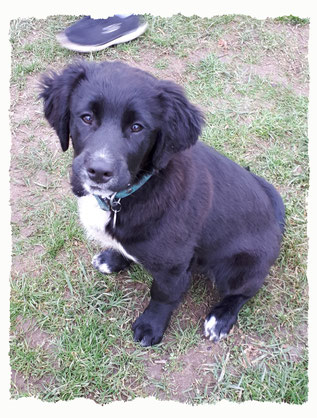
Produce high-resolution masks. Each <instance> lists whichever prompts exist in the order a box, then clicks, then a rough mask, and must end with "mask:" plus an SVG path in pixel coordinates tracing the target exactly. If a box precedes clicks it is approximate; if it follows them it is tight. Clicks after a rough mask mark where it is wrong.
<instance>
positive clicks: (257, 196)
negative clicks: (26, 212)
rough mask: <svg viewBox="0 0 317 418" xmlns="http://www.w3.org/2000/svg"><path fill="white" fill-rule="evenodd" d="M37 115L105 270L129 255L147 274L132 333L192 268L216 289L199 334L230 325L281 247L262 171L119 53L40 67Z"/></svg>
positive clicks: (139, 337)
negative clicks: (40, 112) (50, 134)
mask: <svg viewBox="0 0 317 418" xmlns="http://www.w3.org/2000/svg"><path fill="white" fill-rule="evenodd" d="M41 88H42V90H41V95H40V96H41V97H42V98H43V99H44V110H45V116H46V118H47V119H48V121H49V123H50V124H51V126H52V127H53V128H54V129H55V131H56V133H57V135H58V136H59V139H60V142H61V145H62V149H63V151H66V150H67V148H68V145H69V138H71V140H72V143H73V148H74V160H73V165H72V180H71V183H72V189H73V192H74V194H75V195H76V196H77V197H78V205H79V212H80V218H81V221H82V223H83V225H84V227H85V229H86V231H87V233H88V235H89V236H90V237H91V238H93V239H95V240H97V241H98V242H99V243H100V244H101V245H102V247H103V251H102V252H101V253H100V254H98V255H96V256H95V257H94V259H93V264H94V266H95V267H96V268H97V269H98V270H99V271H101V272H102V273H112V272H117V271H120V270H122V269H123V268H125V267H127V266H128V265H129V264H130V263H131V262H132V261H133V262H135V263H140V264H141V265H143V266H144V267H145V268H146V269H147V270H148V271H149V272H150V273H151V275H152V276H153V284H152V287H151V300H150V303H149V305H148V307H147V308H146V309H145V311H144V313H143V314H142V315H141V316H140V317H139V318H138V319H137V320H136V321H135V323H134V324H133V331H134V339H135V341H140V342H141V344H142V345H143V346H149V345H152V344H157V343H159V342H160V341H161V339H162V337H163V333H164V331H165V329H166V327H167V325H168V323H169V319H170V317H171V314H172V312H173V311H174V309H175V308H176V307H177V305H178V304H179V303H180V301H181V299H182V297H183V296H184V294H185V292H186V291H187V289H188V287H189V285H190V280H191V275H192V274H193V273H194V272H200V273H203V274H206V275H208V276H209V277H211V278H212V279H213V280H214V281H215V283H216V285H217V287H218V289H219V291H220V294H221V295H222V300H221V302H220V303H219V304H218V305H217V306H215V307H214V308H213V309H212V311H211V312H210V313H209V315H208V316H207V318H206V320H205V324H204V332H205V336H206V337H208V338H209V339H210V340H212V341H217V340H219V339H220V338H222V337H223V336H225V335H227V334H228V332H229V331H230V329H231V327H232V326H233V324H234V323H235V322H236V320H237V316H238V312H239V310H240V309H241V307H242V306H243V305H244V304H245V303H246V301H247V300H248V299H250V298H251V297H252V296H253V295H254V294H255V293H256V292H257V291H258V290H259V289H260V287H261V286H262V284H263V281H264V278H265V277H266V275H267V274H268V272H269V269H270V267H271V265H272V264H273V263H274V261H275V259H276V258H277V256H278V254H279V249H280V241H281V237H282V234H283V228H284V206H283V202H282V199H281V197H280V195H279V194H278V193H277V191H276V190H275V189H274V187H273V186H272V185H270V184H269V183H267V182H266V181H265V180H264V179H262V178H260V177H258V176H256V175H254V174H253V173H251V172H249V171H247V170H246V169H244V168H241V167H240V166H238V165H237V164H235V163H234V162H232V161H231V160H229V159H228V158H226V157H224V156H223V155H221V154H219V153H217V152H216V151H215V150H213V149H212V148H210V147H207V146H206V145H204V144H203V143H202V142H197V139H198V136H199V135H200V133H201V127H202V125H203V116H202V114H201V112H200V111H199V110H198V109H197V108H196V107H195V106H193V105H192V104H191V103H190V102H189V101H188V100H187V99H186V97H185V96H184V93H183V91H182V89H181V88H180V87H179V86H177V85H176V84H174V83H173V82H169V81H159V80H157V79H156V78H155V77H153V76H151V75H150V74H148V73H146V72H144V71H141V70H138V69H136V68H132V67H130V66H128V65H126V64H123V63H119V62H106V63H99V64H96V63H86V62H79V63H76V64H73V65H70V66H69V67H67V68H66V69H65V70H64V71H63V72H62V73H61V74H56V73H52V74H50V75H47V76H44V77H43V80H42V86H41Z"/></svg>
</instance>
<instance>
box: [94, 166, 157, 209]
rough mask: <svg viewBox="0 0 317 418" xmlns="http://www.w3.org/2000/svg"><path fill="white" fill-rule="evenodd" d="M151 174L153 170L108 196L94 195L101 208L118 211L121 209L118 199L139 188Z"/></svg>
mask: <svg viewBox="0 0 317 418" xmlns="http://www.w3.org/2000/svg"><path fill="white" fill-rule="evenodd" d="M153 174H154V170H153V171H152V172H151V173H148V174H145V175H144V176H143V177H142V178H141V179H140V180H139V181H138V182H137V183H135V184H133V185H132V186H130V187H128V188H127V189H124V190H121V191H120V192H115V193H113V194H112V195H111V197H110V198H102V197H100V196H97V195H94V196H95V198H96V200H97V202H98V204H99V206H100V208H101V209H102V210H107V211H109V210H112V211H113V212H119V211H120V209H121V204H120V200H121V199H123V198H124V197H128V196H130V195H131V194H133V193H134V192H136V191H137V190H139V189H140V188H141V187H142V186H143V185H144V184H145V183H146V182H147V181H148V180H150V178H151V177H152V176H153Z"/></svg>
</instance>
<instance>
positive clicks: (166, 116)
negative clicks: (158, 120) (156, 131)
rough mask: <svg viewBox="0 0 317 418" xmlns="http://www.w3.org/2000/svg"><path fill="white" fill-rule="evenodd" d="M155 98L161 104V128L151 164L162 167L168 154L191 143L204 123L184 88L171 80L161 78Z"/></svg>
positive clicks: (169, 156) (168, 156) (187, 146)
mask: <svg viewBox="0 0 317 418" xmlns="http://www.w3.org/2000/svg"><path fill="white" fill-rule="evenodd" d="M158 88H159V90H160V93H159V95H158V98H159V100H160V103H161V107H162V125H161V132H160V135H159V136H158V139H157V144H156V145H157V147H156V150H155V153H154V156H153V164H154V166H155V167H157V168H163V167H164V166H166V164H167V163H168V161H169V159H170V158H171V156H172V155H173V154H174V153H176V152H179V151H182V150H184V149H186V148H189V147H190V146H192V145H194V144H195V142H196V141H197V140H198V137H199V135H200V134H201V129H202V126H203V124H204V117H203V114H202V112H201V111H200V110H199V109H198V108H197V107H196V106H194V105H193V104H192V103H190V102H189V100H188V99H187V98H186V96H185V93H184V90H183V89H182V88H181V87H180V86H178V85H177V84H175V83H173V82H172V81H160V82H159V86H158Z"/></svg>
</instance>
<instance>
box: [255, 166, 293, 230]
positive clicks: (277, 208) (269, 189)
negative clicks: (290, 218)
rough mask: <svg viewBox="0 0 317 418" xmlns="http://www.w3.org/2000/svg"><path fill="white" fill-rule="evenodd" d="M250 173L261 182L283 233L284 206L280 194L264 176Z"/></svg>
mask: <svg viewBox="0 0 317 418" xmlns="http://www.w3.org/2000/svg"><path fill="white" fill-rule="evenodd" d="M248 171H249V170H248ZM250 174H252V176H253V177H255V178H256V179H257V181H258V182H259V183H260V184H261V186H262V188H263V189H264V191H265V193H266V194H267V195H268V197H269V198H270V200H271V202H272V205H273V209H274V214H275V217H276V219H277V222H278V224H279V226H280V228H281V232H282V234H283V233H284V229H285V206H284V203H283V200H282V197H281V195H280V194H279V192H278V191H277V190H276V189H275V187H274V186H272V184H270V183H268V182H267V181H266V180H264V178H262V177H259V176H257V175H256V174H254V173H252V172H250Z"/></svg>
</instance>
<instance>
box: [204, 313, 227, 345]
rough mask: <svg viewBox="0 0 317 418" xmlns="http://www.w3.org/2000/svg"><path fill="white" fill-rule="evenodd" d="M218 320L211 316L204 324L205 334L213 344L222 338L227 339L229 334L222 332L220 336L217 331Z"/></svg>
mask: <svg viewBox="0 0 317 418" xmlns="http://www.w3.org/2000/svg"><path fill="white" fill-rule="evenodd" d="M217 324H218V322H217V319H216V317H215V316H214V315H213V316H211V317H210V318H209V319H208V320H207V319H206V320H205V323H204V334H205V337H206V338H208V339H209V340H210V341H213V342H217V341H219V340H221V338H223V337H226V336H227V334H226V333H223V332H221V333H220V334H219V332H218V331H217Z"/></svg>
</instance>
